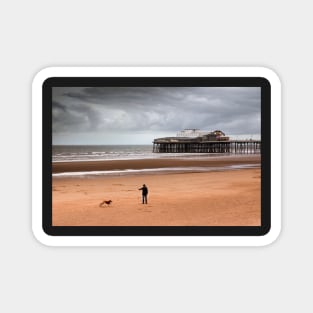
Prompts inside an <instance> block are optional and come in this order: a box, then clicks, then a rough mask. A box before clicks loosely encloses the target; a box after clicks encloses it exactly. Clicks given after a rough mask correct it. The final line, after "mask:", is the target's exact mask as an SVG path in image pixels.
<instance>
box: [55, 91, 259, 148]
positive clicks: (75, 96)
mask: <svg viewBox="0 0 313 313" xmlns="http://www.w3.org/2000/svg"><path fill="white" fill-rule="evenodd" d="M52 116H53V123H52V125H53V143H54V144H113V143H116V144H127V143H129V144H144V143H147V144H150V143H151V142H152V140H153V139H154V138H157V137H160V136H161V137H162V136H175V135H176V133H177V132H178V131H180V130H182V129H185V128H198V129H201V130H208V131H212V130H215V129H220V130H222V131H223V132H225V133H226V134H227V135H229V136H231V137H254V138H260V124H261V121H260V118H261V89H260V88H259V87H86V88H83V87H54V88H53V104H52Z"/></svg>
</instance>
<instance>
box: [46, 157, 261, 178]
mask: <svg viewBox="0 0 313 313" xmlns="http://www.w3.org/2000/svg"><path fill="white" fill-rule="evenodd" d="M260 164H261V156H260V155H242V156H219V157H214V156H213V157H208V158H199V159H197V158H190V159H189V158H154V159H130V160H104V161H98V160H97V161H75V162H53V163H52V173H53V174H58V173H71V172H97V171H115V170H116V171H124V170H143V169H147V170H148V169H166V168H168V169H170V168H195V167H199V168H200V167H201V168H208V169H210V168H214V167H218V168H223V167H225V168H226V167H229V166H240V165H256V166H257V165H260Z"/></svg>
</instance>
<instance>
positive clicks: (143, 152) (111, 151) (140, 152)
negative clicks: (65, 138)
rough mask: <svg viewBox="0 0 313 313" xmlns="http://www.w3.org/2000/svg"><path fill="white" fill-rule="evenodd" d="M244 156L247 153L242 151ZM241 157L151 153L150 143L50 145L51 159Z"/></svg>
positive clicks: (136, 171)
mask: <svg viewBox="0 0 313 313" xmlns="http://www.w3.org/2000/svg"><path fill="white" fill-rule="evenodd" d="M245 156H247V155H245ZM219 157H223V158H225V157H226V158H227V157H232V158H233V157H240V156H239V155H234V154H228V155H225V154H224V153H223V154H216V153H215V154H212V153H154V152H153V146H152V145H62V146H60V145H54V146H52V162H85V161H105V160H107V161H109V160H136V159H137V160H142V159H161V158H163V159H166V158H170V159H173V158H177V159H203V158H205V159H207V158H219ZM251 167H254V166H253V165H251V164H242V165H231V166H229V169H236V168H238V169H240V168H251ZM225 169H226V168H225V167H223V168H215V167H210V168H208V167H205V168H201V167H190V168H179V167H175V168H174V167H171V168H154V169H140V170H134V169H127V170H122V171H117V170H114V171H94V172H71V173H56V174H53V176H55V177H58V176H86V175H116V174H118V175H127V174H132V175H134V174H140V173H143V172H147V173H151V174H153V173H160V172H162V173H166V172H186V171H190V172H202V171H208V170H209V171H213V170H214V171H216V170H225Z"/></svg>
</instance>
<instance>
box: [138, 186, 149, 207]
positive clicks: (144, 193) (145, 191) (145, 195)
mask: <svg viewBox="0 0 313 313" xmlns="http://www.w3.org/2000/svg"><path fill="white" fill-rule="evenodd" d="M138 190H142V204H144V203H146V204H148V199H147V198H148V188H147V186H146V185H145V184H143V185H142V187H141V188H139V189H138Z"/></svg>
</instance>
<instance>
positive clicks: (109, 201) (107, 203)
mask: <svg viewBox="0 0 313 313" xmlns="http://www.w3.org/2000/svg"><path fill="white" fill-rule="evenodd" d="M111 203H112V200H108V201H106V200H104V201H102V202H101V203H100V204H99V206H100V207H102V206H103V205H104V204H106V205H107V206H109V205H110V204H111Z"/></svg>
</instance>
